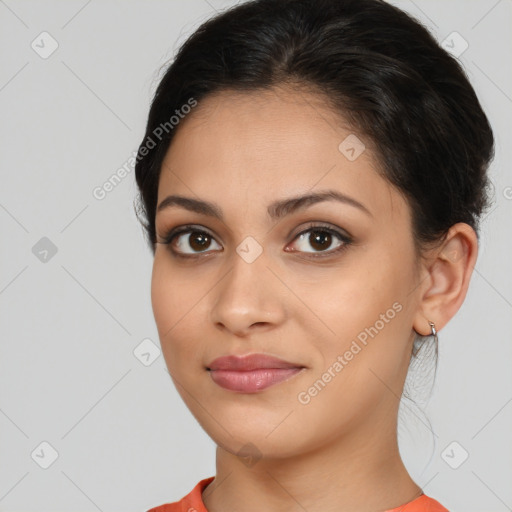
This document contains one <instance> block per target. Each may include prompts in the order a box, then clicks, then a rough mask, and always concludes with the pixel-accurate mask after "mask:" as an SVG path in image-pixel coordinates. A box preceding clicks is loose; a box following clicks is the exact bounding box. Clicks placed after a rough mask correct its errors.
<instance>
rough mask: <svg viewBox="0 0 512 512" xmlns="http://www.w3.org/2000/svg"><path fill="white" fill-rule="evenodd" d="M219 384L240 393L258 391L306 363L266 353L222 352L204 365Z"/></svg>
mask: <svg viewBox="0 0 512 512" xmlns="http://www.w3.org/2000/svg"><path fill="white" fill-rule="evenodd" d="M206 369H207V370H208V372H209V373H210V376H211V378H212V380H213V382H215V384H217V385H218V386H220V387H222V388H224V389H228V390H231V391H237V392H241V393H257V392H258V391H262V390H264V389H266V388H268V387H270V386H274V385H276V384H279V383H281V382H284V381H286V380H288V379H290V378H291V377H293V376H294V375H296V374H298V373H300V372H301V371H302V370H305V367H304V366H302V365H300V364H297V363H292V362H289V361H284V360H282V359H278V358H275V357H270V356H267V355H265V354H250V355H247V356H225V357H219V358H217V359H215V360H214V361H212V362H211V363H210V365H209V366H208V367H207V368H206Z"/></svg>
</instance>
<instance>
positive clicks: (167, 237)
mask: <svg viewBox="0 0 512 512" xmlns="http://www.w3.org/2000/svg"><path fill="white" fill-rule="evenodd" d="M299 229H300V231H298V232H297V233H296V234H295V235H289V236H288V238H290V237H292V240H291V242H290V243H293V242H295V240H297V238H299V237H300V236H301V235H303V234H305V233H308V232H310V231H313V230H315V229H317V230H319V231H322V230H323V231H327V232H329V233H331V234H332V235H334V236H335V237H337V238H338V239H339V240H340V241H341V242H343V243H342V245H340V246H339V247H337V248H336V249H331V250H329V251H312V252H308V251H286V252H289V253H295V254H297V253H298V254H307V255H308V256H305V258H310V259H311V258H322V257H325V258H327V257H329V256H333V255H335V254H337V253H338V252H341V251H342V250H344V249H345V248H347V247H348V246H349V245H350V244H352V243H353V241H354V240H353V237H352V236H351V235H350V234H349V233H348V232H346V231H345V230H344V229H342V228H338V227H334V226H332V225H331V224H329V223H325V222H322V221H310V222H308V223H306V225H302V226H301V227H300V228H299ZM193 232H199V233H205V234H206V235H208V236H210V237H211V238H212V239H213V240H215V242H216V243H219V242H218V241H217V237H216V235H214V234H213V233H211V232H210V231H209V230H208V229H207V228H205V227H203V226H201V225H196V224H184V225H182V226H177V227H175V228H171V229H169V230H167V231H166V232H165V233H164V236H163V237H161V238H162V239H163V241H162V242H157V244H163V245H170V244H171V243H172V242H173V241H174V239H175V238H177V237H178V236H179V235H182V234H190V233H193ZM219 245H222V244H219ZM288 245H289V244H288ZM288 245H287V247H288ZM171 251H172V253H173V254H174V255H175V256H176V257H178V258H200V257H205V256H208V255H210V254H212V253H214V252H222V251H219V250H213V251H212V250H206V251H202V252H196V253H180V252H179V251H176V250H174V249H171Z"/></svg>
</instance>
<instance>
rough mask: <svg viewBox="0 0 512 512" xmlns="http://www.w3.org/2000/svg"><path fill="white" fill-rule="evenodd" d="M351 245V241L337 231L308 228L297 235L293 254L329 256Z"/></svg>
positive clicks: (326, 228)
mask: <svg viewBox="0 0 512 512" xmlns="http://www.w3.org/2000/svg"><path fill="white" fill-rule="evenodd" d="M350 243H352V240H351V239H350V238H349V237H348V236H346V235H343V234H341V233H339V232H338V231H336V230H334V229H332V228H328V227H324V226H310V228H309V229H307V230H305V231H302V232H301V233H299V234H298V235H297V236H296V237H295V239H294V242H293V245H295V248H293V249H292V251H293V252H304V253H309V254H310V255H311V256H324V255H325V256H329V255H332V254H334V253H337V252H339V251H341V250H343V249H345V248H346V247H348V245H349V244H350Z"/></svg>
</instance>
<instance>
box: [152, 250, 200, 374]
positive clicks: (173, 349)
mask: <svg viewBox="0 0 512 512" xmlns="http://www.w3.org/2000/svg"><path fill="white" fill-rule="evenodd" d="M207 291H208V286H206V284H205V281H204V280H202V279H200V278H197V279H190V273H189V272H188V273H187V272H180V271H179V270H178V269H176V267H173V266H172V265H170V264H169V262H168V261H167V260H166V255H165V254H159V255H157V256H155V260H154V263H153V272H152V276H151V304H152V308H153V315H154V318H155V323H156V326H157V330H158V334H159V337H160V344H161V347H162V351H163V355H164V358H165V360H166V363H167V366H168V368H169V370H170V371H172V372H173V373H174V371H178V370H179V366H180V361H181V362H182V361H187V362H190V363H193V361H194V360H196V359H197V360H198V361H199V357H200V356H201V355H202V353H203V352H202V345H203V343H205V340H204V327H205V326H204V322H202V321H198V317H201V318H205V317H204V315H207V311H206V310H205V308H206V307H207V300H206V297H205V295H206V294H207ZM202 333H203V335H202ZM198 364H200V363H198ZM175 367H176V368H175Z"/></svg>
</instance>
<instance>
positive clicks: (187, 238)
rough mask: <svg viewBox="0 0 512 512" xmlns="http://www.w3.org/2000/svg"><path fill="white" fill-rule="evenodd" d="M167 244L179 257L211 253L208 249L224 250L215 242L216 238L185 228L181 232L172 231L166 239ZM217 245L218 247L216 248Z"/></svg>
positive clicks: (204, 232)
mask: <svg viewBox="0 0 512 512" xmlns="http://www.w3.org/2000/svg"><path fill="white" fill-rule="evenodd" d="M163 243H165V244H168V245H170V246H171V250H172V251H173V252H175V253H176V254H178V255H180V256H181V255H183V256H189V255H190V256H193V255H195V254H200V253H202V252H210V251H208V249H211V248H213V249H215V250H218V249H222V247H221V246H220V245H219V244H218V243H217V242H216V241H215V238H214V237H213V236H212V235H210V233H207V232H206V231H202V230H200V229H192V228H190V227H189V228H183V229H181V230H179V231H172V232H171V233H170V234H169V235H167V236H166V237H165V239H164V242H163ZM215 244H216V245H217V247H215Z"/></svg>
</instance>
